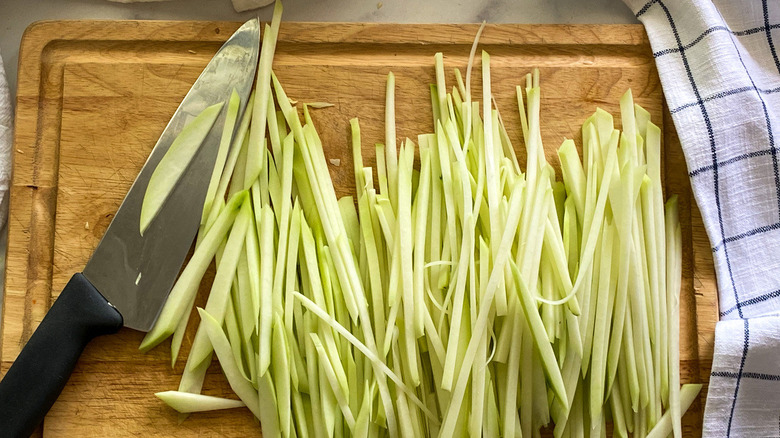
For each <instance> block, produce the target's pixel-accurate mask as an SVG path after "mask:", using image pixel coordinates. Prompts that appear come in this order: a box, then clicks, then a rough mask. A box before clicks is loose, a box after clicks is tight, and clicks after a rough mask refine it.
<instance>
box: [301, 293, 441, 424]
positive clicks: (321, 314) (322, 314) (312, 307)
mask: <svg viewBox="0 0 780 438" xmlns="http://www.w3.org/2000/svg"><path fill="white" fill-rule="evenodd" d="M294 295H295V298H297V299H299V300H300V301H301V304H303V306H304V307H306V309H308V310H309V311H311V312H312V313H314V314H315V315H316V316H317V317H318V318H320V319H321V320H322V321H324V322H325V323H326V324H328V325H329V326H330V327H331V328H333V329H334V330H336V331H337V332H338V333H339V334H340V335H341V336H343V337H344V339H346V340H347V341H348V342H349V343H350V344H352V345H353V346H354V347H355V348H357V349H358V350H359V351H360V352H361V353H362V354H363V355H364V356H365V357H366V358H367V359H368V360H369V361H371V362H372V364H374V365H376V368H377V369H379V370H380V371H381V372H382V373H383V374H384V375H385V376H387V377H389V378H390V380H392V381H393V382H394V383H395V384H396V385H397V386H398V389H400V390H401V391H403V393H404V394H406V396H407V397H409V399H410V400H411V401H412V402H413V403H414V404H415V405H416V406H417V407H419V408H420V409H421V410H422V411H423V413H425V416H426V417H428V418H429V420H430V421H432V422H434V423H436V422H437V419H436V416H435V415H434V414H433V413H432V412H431V411H430V410H429V409H428V407H427V406H425V403H423V402H422V401H421V400H420V399H419V398H418V397H417V396H416V395H415V394H414V391H412V390H411V389H410V388H409V387H408V386H406V384H405V383H404V381H403V380H402V379H401V378H400V377H398V375H397V374H395V373H394V372H393V371H392V370H391V369H390V368H388V367H387V365H386V364H385V363H384V362H382V360H381V359H380V358H379V357H378V356H377V355H376V354H375V353H374V352H372V351H371V349H370V348H369V347H368V346H366V345H365V344H364V343H362V342H361V341H360V340H358V338H356V337H355V335H353V334H352V333H350V332H349V331H348V330H347V329H346V328H344V326H342V325H341V324H339V323H338V322H337V321H336V320H335V319H333V317H331V316H330V315H328V313H327V312H326V311H325V310H323V309H322V308H321V307H319V306H318V305H317V304H315V303H314V302H313V301H311V300H310V299H308V298H306V297H305V296H304V295H302V294H300V293H298V292H295V293H294ZM383 403H384V401H383ZM386 407H387V405H386ZM388 420H389V419H388Z"/></svg>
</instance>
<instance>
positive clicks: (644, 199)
mask: <svg viewBox="0 0 780 438" xmlns="http://www.w3.org/2000/svg"><path fill="white" fill-rule="evenodd" d="M652 198H653V187H652V181H651V180H650V177H648V176H647V175H645V176H644V178H643V180H642V186H641V188H640V199H641V204H642V223H643V227H642V231H643V232H644V233H643V237H644V242H645V250H646V258H645V260H646V265H647V274H646V275H645V284H646V285H648V286H649V292H650V304H651V306H650V307H651V308H652V309H653V312H652V316H653V325H652V332H651V333H650V335H651V337H652V341H653V342H652V349H653V351H652V359H653V369H654V370H655V372H654V373H653V374H652V376H653V377H654V379H653V382H652V383H653V388H654V389H655V391H656V394H657V395H658V400H659V401H660V398H661V392H663V391H661V389H662V388H663V387H664V386H666V387H667V391H668V381H667V382H665V383H664V382H662V375H663V371H662V369H665V368H666V366H663V367H662V365H661V363H662V360H664V359H665V360H667V362H668V358H667V357H666V356H664V355H663V353H662V350H661V349H662V347H664V346H665V343H664V338H665V336H666V333H665V332H666V331H665V330H662V326H665V325H666V318H665V317H666V315H665V312H664V315H663V319H662V315H661V299H660V295H661V290H662V289H661V286H660V285H659V284H658V281H657V279H658V270H659V266H658V263H657V262H658V258H657V256H656V252H657V251H658V249H657V247H656V241H655V239H656V237H655V236H656V232H655V228H656V223H655V213H654V211H653V210H654V208H655V206H654V205H653V202H652ZM667 376H668V371H667ZM667 378H668V377H667ZM651 403H653V405H654V406H655V404H656V401H655V400H652V401H651ZM659 408H660V406H659ZM654 409H655V408H654ZM656 410H657V411H658V412H657V416H660V415H661V413H660V409H656ZM653 412H655V411H653ZM651 420H652V421H655V420H656V418H651Z"/></svg>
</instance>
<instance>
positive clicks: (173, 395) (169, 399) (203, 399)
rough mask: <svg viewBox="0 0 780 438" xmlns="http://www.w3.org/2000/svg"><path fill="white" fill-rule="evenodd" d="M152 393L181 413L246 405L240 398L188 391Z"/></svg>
mask: <svg viewBox="0 0 780 438" xmlns="http://www.w3.org/2000/svg"><path fill="white" fill-rule="evenodd" d="M154 395H156V396H157V398H159V399H160V400H162V401H164V402H165V404H167V405H168V406H170V407H172V408H173V409H175V410H177V411H179V412H181V413H182V414H189V413H191V412H204V411H215V410H219V409H234V408H240V407H244V406H246V405H245V404H244V402H242V401H241V400H233V399H229V398H222V397H213V396H210V395H202V394H192V393H189V392H180V391H163V392H158V393H155V394H154Z"/></svg>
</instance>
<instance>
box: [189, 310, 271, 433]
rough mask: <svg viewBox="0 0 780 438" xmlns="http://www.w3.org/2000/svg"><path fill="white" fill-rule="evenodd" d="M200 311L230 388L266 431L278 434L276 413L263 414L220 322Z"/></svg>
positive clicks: (253, 390)
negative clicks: (242, 373) (271, 416)
mask: <svg viewBox="0 0 780 438" xmlns="http://www.w3.org/2000/svg"><path fill="white" fill-rule="evenodd" d="M198 313H200V318H201V321H203V327H204V329H205V331H206V334H207V335H208V337H209V340H210V341H211V344H212V345H213V346H214V352H216V354H217V358H218V359H219V363H220V365H221V366H222V372H223V373H225V377H227V380H228V383H229V384H230V388H231V389H233V392H235V393H236V395H238V397H239V398H240V399H241V400H242V401H243V402H244V403H246V406H247V407H248V408H249V410H250V411H252V413H253V414H255V417H258V418H260V420H261V421H262V423H263V429H264V430H265V433H266V434H273V433H274V431H276V434H275V435H270V436H278V430H279V426H278V421H277V420H276V415H274V416H273V419H271V418H264V417H263V416H261V412H260V400H259V397H258V394H257V391H256V390H255V388H254V387H253V386H252V383H251V382H249V381H248V380H246V379H245V378H244V377H243V376H242V375H241V371H239V367H238V364H237V363H236V362H235V360H234V359H233V353H232V352H231V351H230V343H229V342H228V339H227V337H226V336H225V332H223V331H222V328H221V327H220V324H219V322H218V321H217V320H216V319H214V318H213V317H212V316H211V315H209V314H208V312H206V311H205V310H204V309H201V308H198ZM269 395H270V394H269ZM266 428H267V429H266Z"/></svg>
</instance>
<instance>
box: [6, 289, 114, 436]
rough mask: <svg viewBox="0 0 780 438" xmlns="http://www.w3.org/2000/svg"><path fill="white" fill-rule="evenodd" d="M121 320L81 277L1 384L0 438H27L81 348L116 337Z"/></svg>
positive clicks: (57, 392) (59, 300)
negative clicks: (99, 340)
mask: <svg viewBox="0 0 780 438" xmlns="http://www.w3.org/2000/svg"><path fill="white" fill-rule="evenodd" d="M121 327H122V315H121V314H120V313H119V311H117V310H116V308H114V307H113V306H112V305H110V304H109V303H108V301H106V299H105V298H103V296H102V295H101V294H100V292H98V291H97V289H95V287H94V286H92V284H91V283H90V282H89V280H87V279H86V277H84V275H82V274H75V275H74V276H73V277H71V279H70V281H69V282H68V284H67V285H66V286H65V289H63V290H62V293H61V294H60V296H59V298H57V301H55V302H54V305H52V306H51V309H49V313H47V314H46V316H45V317H44V318H43V321H41V324H40V325H39V326H38V328H37V329H36V330H35V333H33V335H32V337H31V338H30V340H29V341H27V345H25V346H24V348H23V349H22V351H21V353H19V357H17V358H16V361H15V362H14V363H13V365H11V368H10V369H9V370H8V373H6V375H5V377H4V378H3V380H2V381H0V437H2V438H6V437H8V438H27V437H29V436H30V434H32V433H33V431H34V430H35V427H36V426H37V425H38V424H40V422H41V421H42V420H43V417H44V416H45V415H46V413H47V412H48V411H49V409H50V408H51V406H52V405H53V404H54V401H55V400H57V397H58V396H59V395H60V392H62V389H63V388H64V387H65V384H66V383H67V382H68V378H69V377H70V374H71V372H73V368H74V367H75V366H76V361H78V359H79V356H81V352H82V351H84V347H86V346H87V343H88V342H89V341H91V340H92V339H93V338H95V337H96V336H100V335H106V334H111V333H116V332H117V331H119V329H120V328H121Z"/></svg>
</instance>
